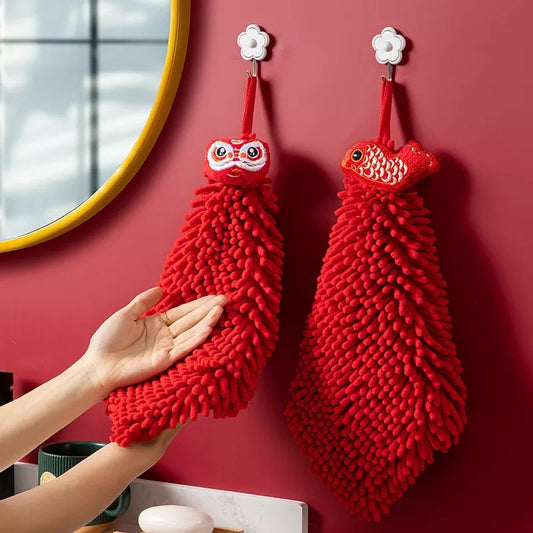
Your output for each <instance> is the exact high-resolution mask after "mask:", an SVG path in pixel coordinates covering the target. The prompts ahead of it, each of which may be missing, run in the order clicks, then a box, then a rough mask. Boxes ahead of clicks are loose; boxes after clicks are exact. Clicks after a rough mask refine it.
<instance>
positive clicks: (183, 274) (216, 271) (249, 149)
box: [106, 76, 283, 446]
mask: <svg viewBox="0 0 533 533" xmlns="http://www.w3.org/2000/svg"><path fill="white" fill-rule="evenodd" d="M256 84H257V78H256V77H255V76H253V77H251V78H249V79H248V85H247V91H246V104H245V113H244V120H243V133H242V135H241V136H240V137H239V138H235V139H233V138H230V139H219V140H215V141H212V142H211V143H209V145H208V148H207V155H206V159H205V166H204V169H205V176H206V178H207V185H206V186H204V187H201V188H199V189H198V190H197V191H196V198H195V199H194V201H193V203H192V211H191V212H190V213H189V214H188V215H187V216H186V219H185V224H184V225H183V226H182V228H181V236H180V237H178V239H177V240H176V242H175V245H174V248H173V249H172V250H171V252H170V254H169V255H168V258H167V260H166V263H165V264H164V267H163V272H162V274H161V278H160V281H159V285H160V286H161V287H162V289H163V297H162V299H161V301H160V302H159V303H158V304H157V305H156V306H155V307H154V308H153V309H151V310H150V311H149V312H148V314H154V313H161V312H163V311H166V310H167V309H170V308H171V307H174V306H176V305H180V304H182V303H185V302H188V301H191V300H194V299H196V298H199V297H202V296H206V295H208V294H224V295H226V297H227V298H228V303H227V304H226V306H225V311H224V314H223V315H222V318H221V319H220V321H219V322H218V324H217V325H216V326H215V328H214V329H213V332H212V334H211V335H210V337H209V338H208V339H207V340H206V341H205V342H204V343H203V344H202V345H201V346H200V347H198V348H196V349H195V350H194V351H193V352H192V353H191V354H190V355H188V356H187V357H186V358H185V359H184V360H182V361H180V362H178V363H177V364H175V365H174V366H172V367H171V368H170V369H168V370H167V371H166V372H164V373H163V374H162V375H160V376H157V377H155V378H153V379H151V380H149V381H146V382H145V383H140V384H138V385H135V386H131V387H128V388H125V389H118V390H116V391H114V392H113V393H112V394H111V395H110V396H109V398H107V400H106V405H107V413H108V415H109V417H110V419H111V421H112V425H113V427H112V435H111V440H112V441H114V442H117V443H118V444H120V445H121V446H127V445H128V444H129V443H130V442H132V441H139V440H148V439H150V438H152V437H155V436H156V435H158V434H159V433H160V432H162V431H163V430H164V429H167V428H169V427H175V426H176V425H177V424H178V423H185V422H186V421H187V420H195V419H196V418H197V417H198V416H199V415H204V416H208V415H209V414H212V415H213V416H214V417H215V418H222V417H230V416H235V415H237V413H238V412H239V411H240V410H241V409H243V408H245V407H246V406H247V405H248V402H249V401H250V399H251V398H252V396H253V394H254V392H255V389H256V386H257V382H258V378H259V375H260V373H261V371H262V369H263V367H264V366H265V364H266V361H267V359H268V358H269V356H270V355H271V353H272V351H273V350H274V347H275V344H276V341H277V338H278V313H279V307H280V299H281V274H282V264H283V251H282V238H281V235H280V233H279V231H278V230H277V228H276V224H275V216H276V214H277V199H276V196H275V195H274V193H273V192H272V191H271V190H270V181H271V180H270V179H269V178H268V177H267V172H268V169H269V166H270V153H269V148H268V145H267V143H266V142H264V141H261V140H259V139H257V138H256V137H255V135H254V134H253V133H252V132H251V126H252V114H253V106H254V98H255V89H256Z"/></svg>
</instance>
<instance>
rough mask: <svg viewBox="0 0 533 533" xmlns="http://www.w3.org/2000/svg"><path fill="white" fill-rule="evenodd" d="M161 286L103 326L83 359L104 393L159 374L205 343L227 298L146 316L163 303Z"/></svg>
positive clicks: (130, 304) (140, 295) (218, 297)
mask: <svg viewBox="0 0 533 533" xmlns="http://www.w3.org/2000/svg"><path fill="white" fill-rule="evenodd" d="M161 295H162V291H161V289H160V288H159V287H154V288H152V289H149V290H147V291H145V292H143V293H141V294H139V295H138V296H136V297H135V298H134V299H133V300H132V301H131V302H130V303H129V304H128V305H127V306H126V307H124V308H123V309H120V310H119V311H117V312H116V313H115V314H114V315H112V316H111V317H109V318H108V319H107V320H106V321H105V322H104V323H103V324H102V325H101V326H100V328H98V330H97V331H96V333H95V334H94V335H93V337H92V339H91V342H90V344H89V349H88V350H87V353H86V354H85V355H84V356H83V358H84V359H85V363H86V364H88V366H89V367H90V369H91V371H92V373H93V374H94V376H95V378H96V380H97V383H98V384H99V385H100V386H101V387H102V392H103V394H104V395H107V394H109V392H111V391H112V390H113V389H116V388H117V387H126V386H128V385H132V384H135V383H139V382H141V381H144V380H146V379H149V378H150V377H152V376H154V375H157V374H160V373H161V372H163V371H164V370H166V369H167V368H168V367H169V366H170V365H172V364H173V363H175V362H176V361H179V360H180V359H182V358H183V357H185V356H186V355H187V354H188V353H190V352H191V351H192V350H193V349H194V348H196V347H197V346H199V345H200V344H201V343H202V342H204V341H205V340H206V338H207V337H208V336H209V334H210V333H211V331H212V328H213V327H214V325H215V324H216V322H217V321H218V319H219V318H220V315H221V314H222V306H223V305H224V304H225V303H226V298H225V297H224V296H214V295H213V296H205V297H203V298H199V299H198V300H194V301H192V302H189V303H186V304H183V305H180V306H178V307H174V308H172V309H169V310H168V311H167V312H166V313H164V314H162V315H151V316H147V317H141V315H143V314H144V313H145V312H146V311H147V310H148V309H150V308H151V307H153V306H154V305H155V304H156V303H157V302H158V301H159V300H160V299H161Z"/></svg>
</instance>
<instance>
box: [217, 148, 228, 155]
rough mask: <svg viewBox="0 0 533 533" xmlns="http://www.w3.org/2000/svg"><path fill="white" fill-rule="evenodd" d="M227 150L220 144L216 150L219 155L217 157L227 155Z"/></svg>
mask: <svg viewBox="0 0 533 533" xmlns="http://www.w3.org/2000/svg"><path fill="white" fill-rule="evenodd" d="M226 152H227V150H226V149H225V148H224V147H223V146H219V147H218V148H217V149H216V150H215V154H216V155H217V157H224V156H225V155H226Z"/></svg>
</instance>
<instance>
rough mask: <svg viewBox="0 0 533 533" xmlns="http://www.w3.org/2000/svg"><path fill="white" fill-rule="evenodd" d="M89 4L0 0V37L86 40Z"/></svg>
mask: <svg viewBox="0 0 533 533" xmlns="http://www.w3.org/2000/svg"><path fill="white" fill-rule="evenodd" d="M88 20H89V0H33V1H31V0H26V1H24V2H20V1H18V2H17V1H16V0H0V21H1V24H0V37H1V38H4V39H5V38H9V39H65V38H77V39H82V38H87V37H88V35H89V23H88Z"/></svg>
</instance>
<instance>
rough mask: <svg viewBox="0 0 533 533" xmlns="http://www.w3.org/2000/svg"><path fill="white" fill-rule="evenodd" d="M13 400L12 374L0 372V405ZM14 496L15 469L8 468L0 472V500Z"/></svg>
mask: <svg viewBox="0 0 533 533" xmlns="http://www.w3.org/2000/svg"><path fill="white" fill-rule="evenodd" d="M12 399H13V374H12V373H11V372H0V405H4V404H5V403H8V402H10V401H11V400H12ZM13 494H15V467H14V466H10V467H8V468H6V469H5V470H4V471H2V472H0V500H1V499H4V498H8V497H9V496H13Z"/></svg>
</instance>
